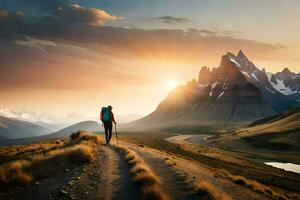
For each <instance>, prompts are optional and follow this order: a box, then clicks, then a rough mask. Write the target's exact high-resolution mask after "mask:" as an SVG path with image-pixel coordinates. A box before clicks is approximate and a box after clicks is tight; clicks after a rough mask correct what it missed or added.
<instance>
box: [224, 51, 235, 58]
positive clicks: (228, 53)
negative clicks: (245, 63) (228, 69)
mask: <svg viewBox="0 0 300 200" xmlns="http://www.w3.org/2000/svg"><path fill="white" fill-rule="evenodd" d="M226 56H227V57H229V58H236V56H235V55H234V54H233V53H231V52H229V51H228V52H227V53H226Z"/></svg>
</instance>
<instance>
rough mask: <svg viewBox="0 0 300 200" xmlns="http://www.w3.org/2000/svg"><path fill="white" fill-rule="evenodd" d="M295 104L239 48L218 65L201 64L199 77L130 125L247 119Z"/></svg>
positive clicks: (282, 110) (163, 124) (181, 123)
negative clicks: (211, 66)
mask: <svg viewBox="0 0 300 200" xmlns="http://www.w3.org/2000/svg"><path fill="white" fill-rule="evenodd" d="M296 105H297V102H296V101H295V100H293V99H291V98H290V97H289V96H287V95H285V94H283V93H282V92H280V91H278V90H277V89H276V88H274V86H273V85H272V84H271V83H270V81H269V79H268V76H267V74H266V72H265V70H264V69H262V70H260V69H258V68H257V67H256V66H255V65H254V64H253V63H252V62H251V61H249V59H248V58H247V57H246V56H245V54H244V53H243V52H242V51H239V53H238V54H237V55H234V54H232V53H227V54H226V55H223V56H222V58H221V62H220V65H219V67H217V68H213V69H212V70H210V69H209V68H208V67H202V69H201V70H200V73H199V78H198V80H197V81H196V80H193V81H190V82H188V83H187V84H186V85H184V86H179V87H177V88H176V89H175V90H173V91H172V92H170V93H169V95H168V96H167V98H166V99H164V100H163V101H162V102H161V103H160V104H159V106H158V107H157V108H156V110H155V111H154V112H152V113H151V114H150V115H148V116H146V117H145V118H142V119H140V120H137V121H135V122H133V123H131V124H130V125H132V126H140V127H155V126H173V125H183V124H199V123H249V122H251V121H255V120H258V119H261V118H264V117H267V116H270V115H274V114H276V113H280V112H284V111H286V110H288V109H291V108H293V107H295V106H296Z"/></svg>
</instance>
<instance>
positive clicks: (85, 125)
mask: <svg viewBox="0 0 300 200" xmlns="http://www.w3.org/2000/svg"><path fill="white" fill-rule="evenodd" d="M80 130H85V131H89V132H97V131H101V130H103V129H101V126H100V124H98V123H97V122H96V121H83V122H79V123H76V124H73V125H71V126H69V127H66V128H64V129H61V130H59V131H57V132H55V133H52V134H50V135H47V137H48V138H58V137H68V136H69V135H70V133H74V132H77V131H80Z"/></svg>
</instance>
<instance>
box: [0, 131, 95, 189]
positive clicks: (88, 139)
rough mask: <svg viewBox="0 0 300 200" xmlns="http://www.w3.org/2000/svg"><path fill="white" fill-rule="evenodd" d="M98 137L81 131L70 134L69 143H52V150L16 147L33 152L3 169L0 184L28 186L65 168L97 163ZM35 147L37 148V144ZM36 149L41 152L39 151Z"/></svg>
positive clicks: (7, 164)
mask: <svg viewBox="0 0 300 200" xmlns="http://www.w3.org/2000/svg"><path fill="white" fill-rule="evenodd" d="M99 141H100V138H99V136H96V135H93V134H91V133H88V132H84V131H79V132H76V133H73V134H71V136H70V140H69V141H67V142H62V141H60V140H58V141H55V142H51V144H56V145H50V147H49V146H48V147H45V146H43V147H42V148H40V147H39V148H37V147H31V146H28V145H26V146H25V147H17V148H18V149H19V150H20V149H22V151H25V152H26V151H31V152H32V149H34V150H35V151H33V152H36V153H30V154H29V155H30V156H28V155H27V156H25V157H24V159H18V160H14V161H11V162H8V163H5V164H2V165H1V166H0V183H4V184H18V185H27V184H30V183H31V182H32V181H33V180H36V179H40V178H44V177H52V176H56V175H58V174H59V173H61V172H64V171H65V169H66V168H71V167H73V166H78V165H82V164H85V163H89V162H92V161H93V160H95V155H94V147H95V146H94V145H95V142H99ZM34 146H37V145H36V144H35V145H34ZM36 149H42V150H39V151H37V150H36Z"/></svg>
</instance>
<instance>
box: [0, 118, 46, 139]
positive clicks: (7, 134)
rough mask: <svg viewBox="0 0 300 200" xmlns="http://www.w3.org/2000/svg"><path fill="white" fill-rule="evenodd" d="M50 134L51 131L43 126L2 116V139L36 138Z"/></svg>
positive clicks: (0, 124) (0, 128)
mask: <svg viewBox="0 0 300 200" xmlns="http://www.w3.org/2000/svg"><path fill="white" fill-rule="evenodd" d="M48 133H51V130H50V129H48V128H45V127H43V126H40V125H37V124H33V123H30V122H25V121H21V120H17V119H12V118H8V117H4V116H0V139H1V137H2V138H7V139H15V138H26V137H35V136H41V135H44V134H48Z"/></svg>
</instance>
